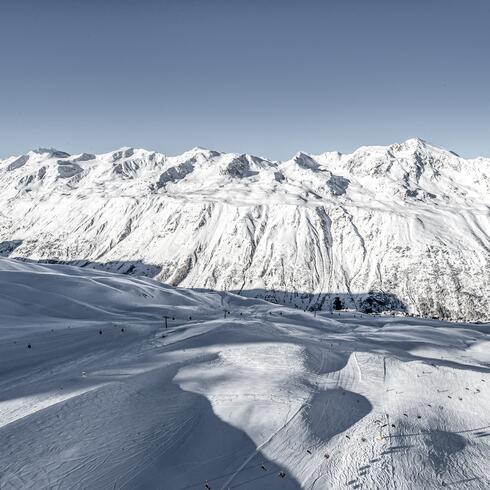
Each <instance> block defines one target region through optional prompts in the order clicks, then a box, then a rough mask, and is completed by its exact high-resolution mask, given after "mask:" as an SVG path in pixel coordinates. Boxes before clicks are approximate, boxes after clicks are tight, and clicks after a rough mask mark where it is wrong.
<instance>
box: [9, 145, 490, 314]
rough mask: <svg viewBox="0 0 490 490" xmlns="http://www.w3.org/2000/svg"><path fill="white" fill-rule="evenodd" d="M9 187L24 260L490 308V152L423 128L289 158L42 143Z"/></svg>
mask: <svg viewBox="0 0 490 490" xmlns="http://www.w3.org/2000/svg"><path fill="white" fill-rule="evenodd" d="M0 191H1V195H0V205H1V208H2V210H3V211H2V212H1V214H0V245H2V243H3V244H4V245H3V248H2V246H0V253H1V250H2V249H4V250H9V252H8V254H9V255H11V256H12V257H14V258H23V259H29V260H39V261H43V260H51V261H59V262H69V263H77V262H78V263H80V264H88V263H92V264H95V263H99V264H104V263H107V264H108V265H107V269H108V270H115V271H117V270H120V271H122V272H125V267H124V264H125V263H131V264H133V266H132V268H131V272H132V273H134V274H143V275H152V274H154V273H155V271H156V270H158V271H159V272H158V273H157V275H156V278H157V279H158V280H160V281H162V282H168V283H169V284H172V285H180V286H185V287H196V288H207V289H213V290H214V289H216V290H234V291H242V292H246V291H250V292H251V291H255V292H256V293H255V294H259V295H261V294H263V295H266V296H267V297H268V299H269V300H273V301H276V302H278V303H281V302H283V303H286V304H295V305H296V306H298V307H301V308H310V309H315V308H323V309H328V308H331V307H332V304H333V300H334V298H335V296H337V295H341V297H342V298H343V301H344V303H345V304H344V305H345V306H347V307H363V308H365V303H364V300H367V301H368V303H369V304H371V303H373V301H374V299H376V301H374V303H376V309H378V310H383V309H386V310H392V309H393V307H394V306H396V308H395V309H397V308H398V309H399V310H400V311H403V312H405V313H411V314H415V315H421V316H437V317H440V318H444V319H452V320H466V321H477V320H478V321H482V320H488V319H489V318H490V317H489V313H488V312H489V311H490V299H489V298H490V197H489V196H490V159H485V158H477V159H464V158H461V157H459V156H457V155H456V154H455V153H454V152H451V151H448V150H445V149H443V148H439V147H436V146H433V145H431V144H429V143H427V142H425V141H423V140H421V139H416V138H412V139H409V140H407V141H405V142H403V143H395V144H393V145H389V146H371V147H369V146H366V147H361V148H359V149H357V150H356V151H355V152H353V153H351V154H341V153H338V152H326V153H322V154H319V155H312V154H308V153H305V152H298V153H297V154H296V155H294V156H293V157H292V158H291V159H289V160H285V161H275V160H268V159H265V158H262V157H256V156H254V155H250V154H239V153H221V152H217V151H214V150H207V149H203V148H199V147H196V148H193V149H191V150H189V151H187V152H184V153H183V154H181V155H176V156H168V155H164V154H161V153H157V152H152V151H148V150H144V149H136V148H129V147H126V148H120V149H118V150H115V151H113V152H109V153H104V154H100V155H94V154H89V153H82V154H77V155H68V154H67V153H66V152H62V151H60V150H56V149H40V150H35V151H31V152H29V153H27V154H25V155H20V156H15V157H9V158H7V159H5V160H1V161H0ZM11 242H12V243H13V242H15V244H16V245H15V247H14V249H13V250H11V249H12V247H11V246H10V245H9V243H11ZM118 264H120V267H118ZM134 264H136V266H135V265H134ZM137 264H141V266H138V265H137ZM101 266H102V265H101ZM126 272H127V270H126ZM257 292H258V293H257ZM349 297H350V298H351V299H350V300H349ZM383 297H384V298H385V300H386V304H385V305H383V300H382V298H383ZM359 298H361V299H359ZM380 298H381V300H380ZM393 298H396V299H397V301H395V302H394V301H393ZM397 305H398V306H397ZM401 305H403V307H402V306H401Z"/></svg>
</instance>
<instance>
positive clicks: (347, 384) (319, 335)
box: [0, 258, 490, 490]
mask: <svg viewBox="0 0 490 490" xmlns="http://www.w3.org/2000/svg"><path fill="white" fill-rule="evenodd" d="M164 317H166V322H165V319H164ZM165 324H166V326H165ZM489 346H490V337H489V332H488V325H486V326H485V325H478V326H477V325H474V324H464V323H460V324H451V323H446V322H442V321H436V320H421V319H414V318H399V317H393V316H374V315H365V314H359V313H352V312H351V313H349V312H342V313H340V314H339V313H334V314H331V313H328V312H317V313H314V312H303V311H299V310H297V309H294V308H288V307H284V306H279V305H274V304H272V303H267V302H266V301H263V300H259V299H254V298H243V297H240V296H238V295H233V294H230V293H223V292H213V291H202V290H201V291H196V290H188V289H183V288H173V287H171V286H168V285H163V284H161V283H158V282H156V281H153V280H151V279H148V278H136V277H130V276H127V275H122V274H113V273H107V272H101V271H95V270H90V269H82V268H80V267H73V266H67V265H48V264H30V263H27V262H20V261H17V260H12V259H6V258H0V441H1V444H0V488H2V489H4V488H5V489H8V488H16V489H17V488H18V489H20V488H22V489H36V490H37V489H39V488H60V489H65V488H69V489H74V488H80V489H114V488H117V489H119V488H121V489H122V488H126V489H133V488H162V489H171V490H192V489H203V490H207V489H211V490H217V489H240V490H257V489H271V490H287V489H289V490H290V489H299V488H301V489H305V490H306V489H308V490H322V489H325V488H328V489H330V488H332V489H340V488H363V489H368V490H378V489H391V488H393V489H400V490H413V489H433V488H434V489H435V488H442V487H449V488H468V489H470V488H471V489H475V490H486V489H488V488H489V487H490V479H489V473H488V461H489V459H490V446H489V440H490V425H489V420H488V406H489V404H490V388H489V386H488V385H489V384H490V376H489V372H490V354H489V353H490V350H489Z"/></svg>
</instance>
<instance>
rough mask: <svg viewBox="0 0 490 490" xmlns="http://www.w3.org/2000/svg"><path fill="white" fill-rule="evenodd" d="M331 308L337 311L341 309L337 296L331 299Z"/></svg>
mask: <svg viewBox="0 0 490 490" xmlns="http://www.w3.org/2000/svg"><path fill="white" fill-rule="evenodd" d="M333 309H334V310H337V311H338V310H341V309H342V301H341V300H340V298H339V297H338V296H335V298H334V300H333Z"/></svg>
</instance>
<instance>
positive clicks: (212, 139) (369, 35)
mask: <svg viewBox="0 0 490 490" xmlns="http://www.w3.org/2000/svg"><path fill="white" fill-rule="evenodd" d="M411 137H420V138H423V139H426V140H428V141H430V142H431V143H434V144H436V145H439V146H443V147H445V148H447V149H450V150H454V151H456V152H457V153H459V154H461V155H463V156H466V157H475V156H478V155H484V156H490V1H489V0H464V1H463V0H405V1H402V0H322V1H320V0H297V1H291V0H267V1H266V0H244V1H242V0H42V1H39V0H30V1H28V0H1V2H0V157H6V156H8V155H13V154H21V153H25V152H26V151H28V150H29V149H32V148H37V147H54V148H57V149H62V150H65V151H68V152H70V153H80V152H82V151H86V152H96V153H100V152H107V151H111V150H114V149H116V148H119V147H122V146H132V147H142V148H147V149H149V150H157V151H161V152H163V153H167V154H177V153H181V152H183V151H185V150H187V149H190V148H192V147H195V146H202V147H206V148H211V149H216V150H220V151H234V152H247V153H252V154H255V155H260V156H265V157H269V158H273V159H286V158H289V157H291V156H292V155H293V154H294V153H296V152H297V151H299V150H302V151H307V152H310V153H321V152H324V151H334V150H338V151H342V152H350V151H353V150H354V149H356V148H357V147H359V146H362V145H384V144H391V143H394V142H400V141H404V140H406V139H408V138H411Z"/></svg>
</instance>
